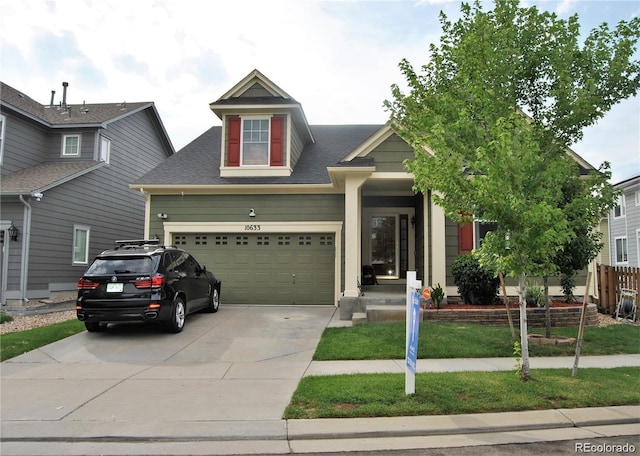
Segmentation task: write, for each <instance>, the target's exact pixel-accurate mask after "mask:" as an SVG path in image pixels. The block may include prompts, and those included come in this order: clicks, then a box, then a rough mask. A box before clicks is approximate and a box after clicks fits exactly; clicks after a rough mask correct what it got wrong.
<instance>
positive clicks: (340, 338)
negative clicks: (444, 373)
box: [313, 322, 640, 361]
mask: <svg viewBox="0 0 640 456" xmlns="http://www.w3.org/2000/svg"><path fill="white" fill-rule="evenodd" d="M529 333H530V334H533V333H537V334H544V329H540V328H530V329H529ZM551 334H552V335H555V336H567V337H574V338H577V336H578V328H577V327H570V328H553V329H552V331H551ZM517 337H518V338H519V335H517ZM513 342H514V341H513V340H512V338H511V331H510V329H509V328H508V327H495V326H481V325H472V324H461V323H439V322H424V323H421V324H420V337H419V341H418V357H419V358H494V357H510V356H513ZM404 350H405V323H404V322H397V323H395V322H393V323H370V324H366V325H358V326H353V327H344V328H327V329H326V330H325V331H324V333H323V335H322V338H321V340H320V343H319V344H318V347H317V349H316V352H315V354H314V357H313V359H314V360H316V361H325V360H350V359H353V360H362V359H402V358H404V355H405V354H404ZM626 353H640V327H638V326H633V325H625V324H623V325H610V326H607V327H604V328H593V327H587V328H585V331H584V339H583V343H582V349H581V354H582V355H614V354H626ZM529 355H530V356H571V355H575V344H574V345H571V346H550V345H533V344H530V345H529Z"/></svg>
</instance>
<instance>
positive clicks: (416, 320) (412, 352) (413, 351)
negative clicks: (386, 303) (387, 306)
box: [406, 290, 420, 374]
mask: <svg viewBox="0 0 640 456" xmlns="http://www.w3.org/2000/svg"><path fill="white" fill-rule="evenodd" d="M409 312H410V314H409V317H410V320H409V326H408V330H409V336H408V343H407V357H406V358H407V361H406V362H407V368H408V369H409V371H410V372H411V373H413V374H415V373H416V363H417V359H418V332H419V331H420V295H419V294H418V292H417V291H416V290H413V291H412V292H411V307H410V308H409Z"/></svg>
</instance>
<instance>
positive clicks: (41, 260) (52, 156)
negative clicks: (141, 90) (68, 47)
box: [0, 83, 175, 306]
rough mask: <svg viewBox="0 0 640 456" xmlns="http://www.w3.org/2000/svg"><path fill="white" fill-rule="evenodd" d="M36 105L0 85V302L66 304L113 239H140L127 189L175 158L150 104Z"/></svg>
mask: <svg viewBox="0 0 640 456" xmlns="http://www.w3.org/2000/svg"><path fill="white" fill-rule="evenodd" d="M67 87H68V84H66V83H63V97H62V101H61V102H58V103H57V104H54V94H55V92H53V91H52V94H51V102H50V104H49V105H43V104H40V103H38V102H37V101H35V100H33V99H32V98H30V97H29V96H27V95H26V94H24V93H21V92H20V91H18V90H16V89H14V88H12V87H10V86H8V85H6V84H4V83H0V101H1V104H0V106H1V111H0V123H1V127H0V167H1V182H0V195H1V197H0V211H1V212H0V234H1V236H2V252H1V256H0V301H1V303H2V305H8V306H24V305H26V304H27V303H29V302H30V301H34V300H44V299H54V298H59V297H70V296H72V295H73V294H75V290H76V285H77V281H78V278H79V277H80V276H81V275H82V274H83V272H84V270H85V269H86V267H87V265H88V263H89V262H90V261H91V260H92V258H93V257H94V256H95V255H97V254H98V253H99V252H100V251H102V250H104V249H107V248H109V247H111V246H113V241H114V240H115V239H123V238H124V239H130V238H141V237H142V236H143V234H144V220H145V200H144V195H142V194H141V193H140V192H138V191H136V190H133V189H131V188H130V187H129V184H130V183H131V182H133V181H135V180H136V179H138V178H139V177H140V176H142V175H143V174H145V173H147V172H148V171H149V170H151V169H153V168H154V167H156V166H157V165H158V164H160V163H162V162H163V161H164V160H165V159H166V158H168V157H169V156H171V155H173V154H174V152H175V151H174V148H173V145H172V144H171V141H170V139H169V137H168V135H167V132H166V131H165V128H164V126H163V124H162V121H161V119H160V116H159V114H158V111H157V110H156V108H155V105H154V104H153V103H152V102H142V103H128V102H122V103H104V104H85V103H82V104H67V100H66V98H67Z"/></svg>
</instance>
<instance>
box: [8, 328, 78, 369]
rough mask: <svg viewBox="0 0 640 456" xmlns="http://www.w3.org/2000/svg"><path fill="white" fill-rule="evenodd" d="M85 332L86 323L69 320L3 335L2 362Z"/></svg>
mask: <svg viewBox="0 0 640 456" xmlns="http://www.w3.org/2000/svg"><path fill="white" fill-rule="evenodd" d="M84 330H85V327H84V323H82V322H81V321H79V320H69V321H63V322H61V323H55V324H53V325H48V326H42V327H39V328H33V329H28V330H26V331H17V332H12V333H7V334H3V335H1V336H0V361H5V360H7V359H10V358H13V357H15V356H18V355H22V354H23V353H26V352H28V351H31V350H35V349H36V348H39V347H42V346H44V345H47V344H50V343H52V342H55V341H57V340H60V339H64V338H65V337H69V336H72V335H74V334H77V333H79V332H82V331H84Z"/></svg>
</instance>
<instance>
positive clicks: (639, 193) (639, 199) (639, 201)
mask: <svg viewBox="0 0 640 456" xmlns="http://www.w3.org/2000/svg"><path fill="white" fill-rule="evenodd" d="M0 153H1V152H0ZM636 206H640V191H637V192H636Z"/></svg>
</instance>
